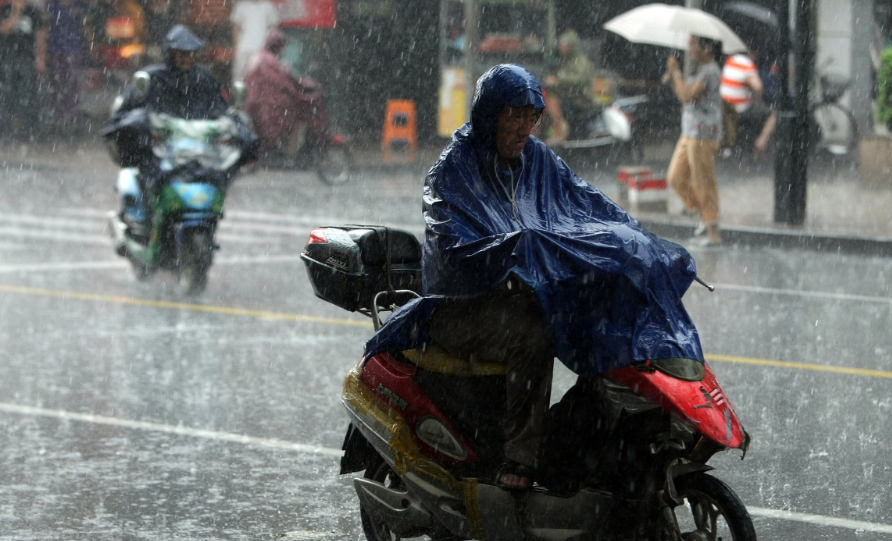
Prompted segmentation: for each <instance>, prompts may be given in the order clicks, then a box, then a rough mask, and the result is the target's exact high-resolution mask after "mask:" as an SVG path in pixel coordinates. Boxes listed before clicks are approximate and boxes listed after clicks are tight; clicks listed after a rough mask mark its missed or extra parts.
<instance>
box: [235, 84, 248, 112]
mask: <svg viewBox="0 0 892 541" xmlns="http://www.w3.org/2000/svg"><path fill="white" fill-rule="evenodd" d="M231 94H232V100H231V101H232V108H233V109H235V110H239V109H241V108H242V106H243V105H244V104H245V98H247V96H248V87H247V85H245V83H243V82H242V81H236V82H234V83H232V93H231Z"/></svg>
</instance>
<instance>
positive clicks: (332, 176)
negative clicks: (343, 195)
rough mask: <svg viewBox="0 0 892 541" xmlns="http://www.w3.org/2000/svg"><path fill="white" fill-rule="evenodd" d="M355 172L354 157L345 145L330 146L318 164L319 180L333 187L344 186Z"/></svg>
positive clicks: (324, 151)
mask: <svg viewBox="0 0 892 541" xmlns="http://www.w3.org/2000/svg"><path fill="white" fill-rule="evenodd" d="M352 172H353V155H352V154H351V153H350V150H349V149H348V148H347V147H346V146H345V145H330V146H328V147H327V148H325V149H324V150H323V151H322V155H321V156H319V158H318V162H317V163H316V174H317V175H319V179H320V180H321V181H322V182H324V183H326V184H331V185H338V184H344V183H345V182H347V181H348V180H350V176H351V174H352Z"/></svg>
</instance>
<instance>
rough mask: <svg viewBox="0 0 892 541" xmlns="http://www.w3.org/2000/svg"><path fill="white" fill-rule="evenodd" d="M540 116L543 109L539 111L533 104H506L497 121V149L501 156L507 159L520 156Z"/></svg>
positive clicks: (514, 158)
mask: <svg viewBox="0 0 892 541" xmlns="http://www.w3.org/2000/svg"><path fill="white" fill-rule="evenodd" d="M540 116H542V111H537V110H536V108H535V107H533V106H532V105H527V106H526V107H510V106H506V107H505V108H503V109H502V112H501V113H499V118H498V120H497V121H496V151H497V152H498V153H499V158H501V159H502V160H503V161H507V160H516V159H517V158H519V157H520V154H521V152H523V147H524V146H525V145H526V144H527V140H528V139H529V138H530V133H531V132H532V131H533V128H535V127H536V124H538V122H539V117H540Z"/></svg>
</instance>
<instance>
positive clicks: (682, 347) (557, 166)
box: [366, 64, 703, 490]
mask: <svg viewBox="0 0 892 541" xmlns="http://www.w3.org/2000/svg"><path fill="white" fill-rule="evenodd" d="M544 108H545V101H544V99H543V96H542V90H541V86H540V84H539V82H538V81H537V80H536V78H535V77H534V76H533V75H532V74H531V73H530V72H529V71H528V70H526V69H525V68H523V67H520V66H516V65H510V64H504V65H499V66H495V67H493V68H491V69H490V70H489V71H487V72H486V73H485V74H483V76H481V77H480V79H479V80H478V81H477V85H476V92H475V96H474V100H473V103H472V105H471V121H470V122H469V123H467V124H465V125H464V126H462V127H461V128H459V129H458V130H457V131H456V132H455V134H454V135H453V138H452V142H451V143H450V144H449V145H448V146H447V147H446V149H445V150H444V151H443V153H442V154H441V155H440V158H439V160H438V161H437V163H436V164H435V165H434V166H433V167H432V168H431V170H430V172H429V173H428V175H427V178H426V180H425V186H424V193H423V210H424V218H425V223H426V229H425V240H424V252H423V258H422V277H423V284H422V289H423V293H424V297H422V298H421V299H416V300H414V301H411V302H410V303H408V304H406V305H405V306H404V307H403V308H402V309H400V310H398V311H397V312H395V313H394V314H393V315H392V316H391V317H390V318H389V319H388V320H387V322H386V324H385V325H384V326H383V327H382V328H381V330H380V331H379V332H378V333H377V334H376V335H375V336H374V337H373V338H372V339H371V340H370V341H369V343H368V344H367V346H366V358H369V357H371V356H372V355H376V354H378V353H383V352H390V351H401V350H407V349H412V348H416V347H420V346H423V345H425V344H429V343H436V344H438V345H440V346H441V347H443V348H444V349H445V350H447V351H448V352H450V353H452V354H453V355H456V356H458V357H460V358H464V359H465V360H469V361H470V362H472V363H473V362H496V363H503V364H506V365H507V370H506V386H507V388H506V391H507V419H506V422H505V425H504V428H505V430H504V440H505V443H504V449H503V450H504V463H503V465H502V466H501V467H500V468H499V471H498V472H497V473H496V476H495V479H496V483H497V484H498V485H499V486H501V487H503V488H505V489H509V490H525V489H528V488H529V487H530V486H531V485H532V481H533V476H534V475H535V471H534V470H535V467H536V463H537V459H538V455H539V448H540V445H541V440H542V437H543V433H544V431H545V425H546V413H547V409H548V405H549V401H550V392H551V378H552V364H553V358H554V356H555V355H556V356H557V357H558V358H559V359H560V360H561V361H562V362H563V363H564V364H566V365H567V366H568V367H569V368H570V369H571V370H573V371H574V372H576V373H577V374H579V375H582V376H593V375H597V374H600V373H603V372H606V371H609V370H612V369H614V368H619V367H623V366H628V365H630V364H632V363H636V362H643V361H645V360H648V359H663V358H670V357H683V358H689V359H696V360H698V361H700V362H702V361H703V353H702V350H701V347H700V341H699V337H698V335H697V331H696V329H695V327H694V324H693V322H692V321H691V319H690V317H689V316H688V314H687V312H686V311H685V309H684V306H683V305H682V302H681V297H682V295H683V294H684V292H685V291H686V290H687V289H688V287H689V286H690V284H691V283H692V281H693V280H694V277H695V276H696V268H695V264H694V261H693V259H692V258H691V256H690V254H688V253H687V252H686V251H685V250H684V249H683V248H682V247H680V246H678V245H676V244H673V243H670V242H668V241H665V240H663V239H660V238H658V237H655V236H654V235H652V234H650V233H648V232H647V231H646V230H644V228H643V227H641V225H640V224H639V223H638V222H637V221H635V220H633V219H632V218H631V217H630V216H629V215H628V214H626V212H625V211H624V210H622V209H621V208H620V207H619V206H617V205H616V204H615V203H613V202H612V201H610V200H609V199H608V198H607V197H605V196H604V195H603V194H602V193H601V192H600V191H598V190H597V189H595V188H594V187H592V186H591V185H589V184H587V183H586V182H585V181H583V180H582V179H580V178H579V177H577V176H576V174H575V173H573V171H572V170H570V168H569V167H568V166H567V165H566V163H564V161H563V160H561V159H560V158H559V157H557V156H556V155H555V154H554V152H553V151H551V150H550V149H549V148H548V147H547V146H545V144H544V143H542V142H541V141H539V140H538V139H537V138H535V137H532V136H531V135H530V133H531V131H532V130H533V128H534V127H535V126H536V124H537V123H538V120H539V118H540V116H541V115H542V112H543V110H544Z"/></svg>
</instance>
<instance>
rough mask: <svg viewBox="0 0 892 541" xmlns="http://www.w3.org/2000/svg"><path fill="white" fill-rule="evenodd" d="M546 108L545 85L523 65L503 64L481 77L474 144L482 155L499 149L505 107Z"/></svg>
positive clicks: (473, 125)
mask: <svg viewBox="0 0 892 541" xmlns="http://www.w3.org/2000/svg"><path fill="white" fill-rule="evenodd" d="M528 105H532V106H533V107H535V108H536V109H544V108H545V98H543V97H542V87H541V86H540V85H539V81H537V80H536V77H534V76H533V74H532V73H530V72H529V70H527V69H526V68H524V67H522V66H517V65H514V64H500V65H498V66H495V67H492V68H490V69H489V70H488V71H487V72H486V73H484V74H483V75H482V76H480V79H478V80H477V85H476V87H475V89H474V99H473V100H472V101H471V123H470V128H471V133H472V138H473V145H474V146H475V147H476V149H477V151H478V152H480V153H481V154H489V153H493V152H495V149H496V121H497V120H498V117H499V113H500V112H501V111H502V109H503V108H504V107H505V106H511V107H526V106H528Z"/></svg>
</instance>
